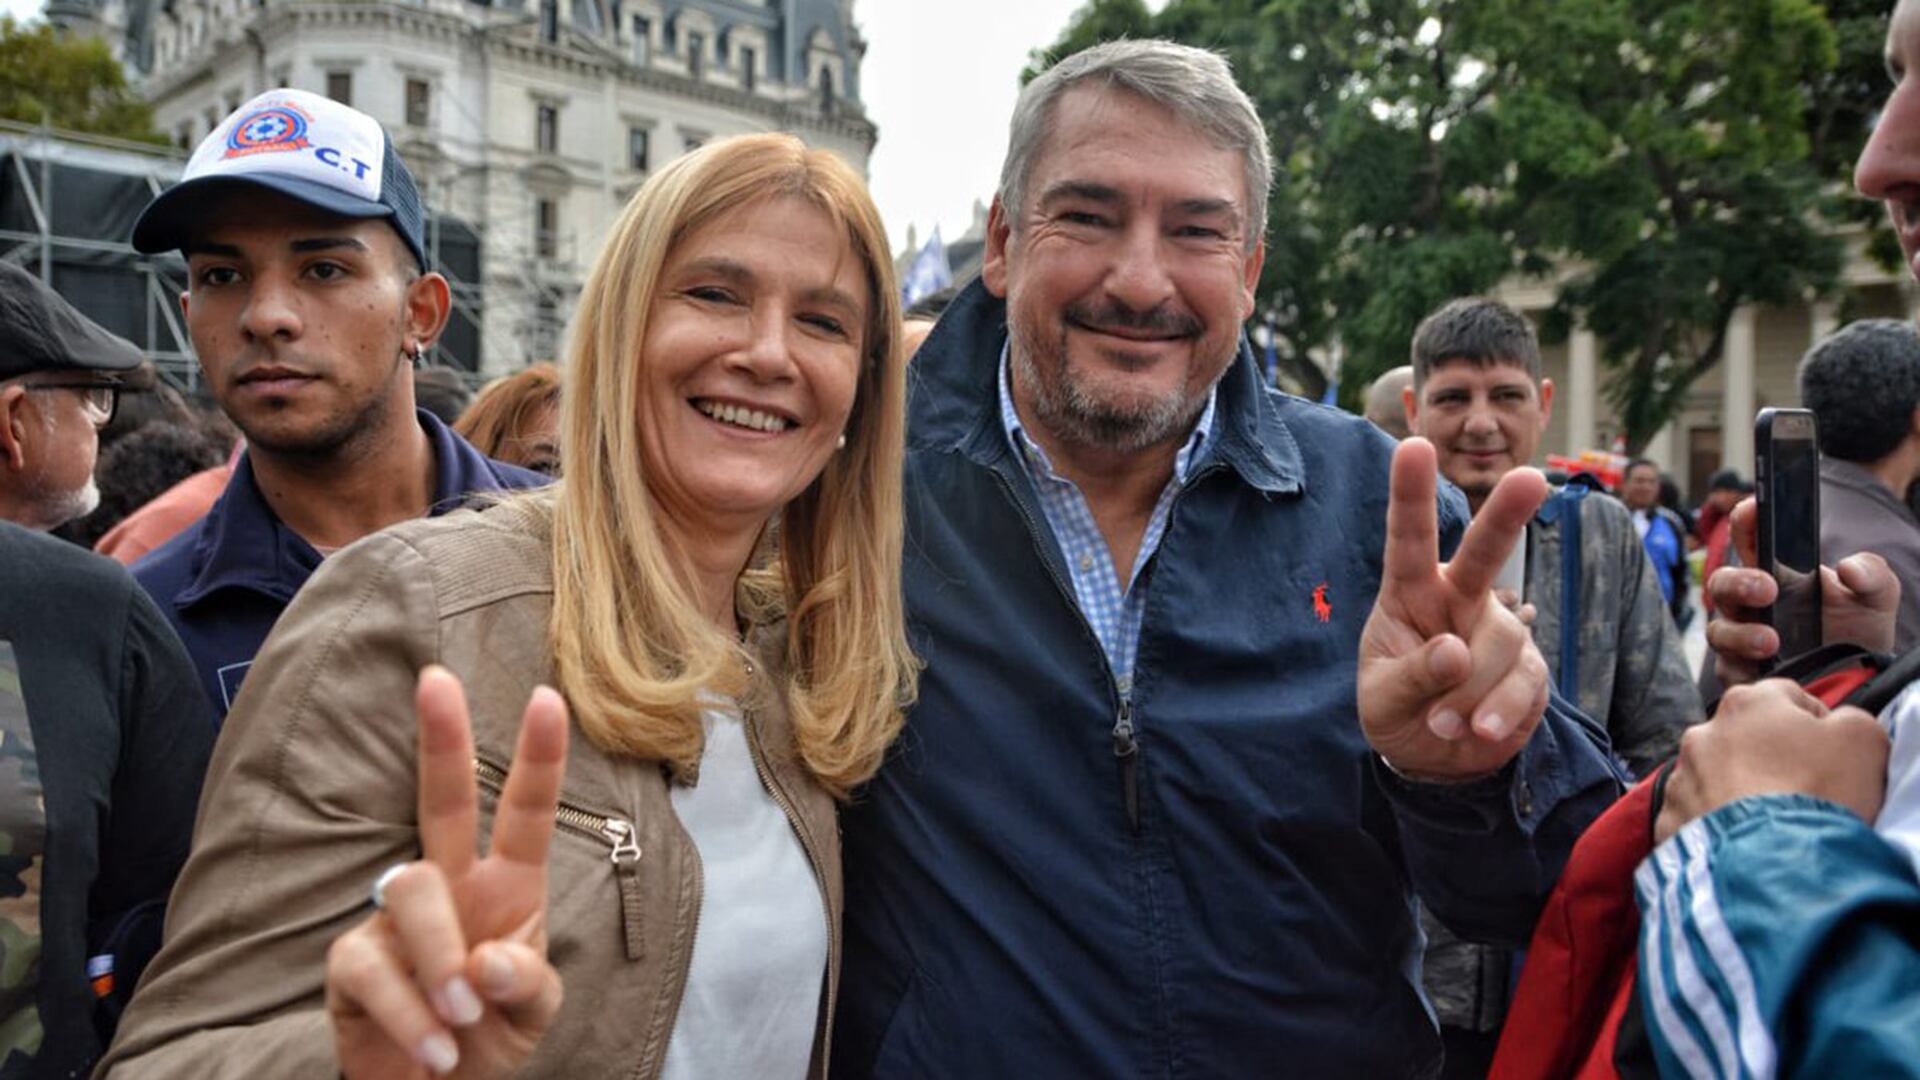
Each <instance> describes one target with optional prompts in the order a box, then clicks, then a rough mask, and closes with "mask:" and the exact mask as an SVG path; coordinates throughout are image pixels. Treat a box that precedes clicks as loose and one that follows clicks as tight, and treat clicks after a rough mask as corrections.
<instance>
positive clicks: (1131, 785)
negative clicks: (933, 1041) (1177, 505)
mask: <svg viewBox="0 0 1920 1080" xmlns="http://www.w3.org/2000/svg"><path fill="white" fill-rule="evenodd" d="M987 471H988V472H990V473H992V474H993V475H994V477H995V478H996V479H998V480H999V481H1000V487H1001V488H1002V489H1003V490H1004V491H1005V492H1006V493H1007V501H1008V502H1010V503H1012V504H1013V508H1014V510H1015V511H1016V512H1017V513H1019V515H1020V520H1021V521H1023V522H1024V523H1025V524H1026V526H1027V539H1028V540H1029V541H1031V542H1032V543H1033V551H1034V554H1035V555H1038V556H1039V557H1040V565H1041V567H1042V568H1044V569H1045V570H1046V572H1047V576H1048V577H1049V578H1052V579H1053V585H1054V588H1056V589H1059V590H1060V592H1061V594H1062V595H1063V596H1065V597H1066V598H1067V599H1068V600H1071V601H1073V604H1072V606H1073V613H1074V616H1075V617H1077V618H1078V619H1079V620H1080V628H1081V629H1082V630H1085V631H1086V632H1087V637H1088V639H1089V640H1091V641H1092V642H1093V651H1094V652H1097V653H1099V654H1100V666H1101V668H1102V669H1103V670H1105V671H1106V673H1107V689H1108V690H1109V691H1111V692H1112V694H1113V698H1114V701H1115V707H1114V719H1113V756H1114V758H1115V759H1116V760H1118V761H1119V763H1120V803H1121V805H1122V806H1123V807H1124V808H1125V809H1126V814H1127V829H1128V830H1129V831H1130V832H1132V833H1133V835H1135V836H1139V835H1140V776H1139V768H1140V743H1139V742H1138V741H1137V740H1136V739H1135V738H1134V737H1133V693H1132V690H1131V688H1129V690H1128V692H1126V693H1124V694H1123V693H1121V692H1120V687H1119V683H1118V680H1116V679H1115V678H1114V677H1113V664H1112V662H1111V661H1109V660H1108V659H1107V650H1106V649H1105V648H1103V647H1101V645H1100V635H1098V634H1096V633H1094V632H1093V624H1092V623H1090V622H1088V621H1087V614H1086V612H1084V611H1081V610H1080V599H1079V595H1078V594H1077V593H1075V592H1074V591H1073V586H1072V584H1070V583H1069V582H1066V581H1063V580H1062V579H1061V577H1060V571H1058V570H1056V569H1054V566H1053V563H1052V562H1051V561H1050V560H1049V559H1048V558H1047V552H1046V550H1045V549H1044V548H1043V547H1042V546H1041V544H1040V530H1039V528H1038V526H1037V525H1036V523H1035V522H1034V520H1033V515H1032V514H1030V513H1028V512H1027V508H1026V506H1025V504H1023V503H1021V501H1020V496H1019V494H1018V493H1017V492H1015V491H1014V489H1013V482H1012V481H1011V480H1008V479H1007V478H1006V476H1005V475H1004V474H1002V473H1001V472H1000V470H998V469H988V470H987ZM1195 479H1198V478H1197V477H1196V478H1195ZM1169 513H1171V508H1169Z"/></svg>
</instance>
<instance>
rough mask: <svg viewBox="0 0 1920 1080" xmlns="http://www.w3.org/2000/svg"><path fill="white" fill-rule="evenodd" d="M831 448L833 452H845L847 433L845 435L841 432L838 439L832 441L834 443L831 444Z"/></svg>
mask: <svg viewBox="0 0 1920 1080" xmlns="http://www.w3.org/2000/svg"><path fill="white" fill-rule="evenodd" d="M833 448H834V449H835V450H845V449H846V448H847V433H846V432H844V431H843V432H841V433H840V437H839V438H838V439H835V440H834V442H833Z"/></svg>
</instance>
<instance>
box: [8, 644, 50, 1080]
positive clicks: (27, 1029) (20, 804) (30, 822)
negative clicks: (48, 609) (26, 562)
mask: <svg viewBox="0 0 1920 1080" xmlns="http://www.w3.org/2000/svg"><path fill="white" fill-rule="evenodd" d="M46 834H47V804H46V799H45V798H44V797H43V796H42V794H41V791H40V763H39V761H38V760H37V759H36V757H35V755H34V751H33V729H32V728H31V727H29V726H28V725H27V702H26V699H25V698H24V697H23V696H21V693H20V666H19V665H18V664H17V663H15V662H14V659H13V645H12V643H10V642H8V641H5V640H0V1077H11V1076H14V1075H21V1076H24V1075H26V1070H27V1066H28V1064H30V1063H31V1061H32V1060H33V1057H34V1055H36V1054H38V1053H39V1052H40V1041H41V1039H42V1038H43V1037H44V1036H45V1034H46V1031H45V1029H44V1028H43V1027H42V1026H41V1024H40V1002H39V995H38V990H39V983H40V859H41V855H42V854H43V844H44V841H45V840H46Z"/></svg>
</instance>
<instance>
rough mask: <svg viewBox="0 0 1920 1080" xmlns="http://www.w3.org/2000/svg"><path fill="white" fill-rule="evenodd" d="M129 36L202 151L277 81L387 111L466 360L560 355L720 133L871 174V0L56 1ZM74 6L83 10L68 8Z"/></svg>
mask: <svg viewBox="0 0 1920 1080" xmlns="http://www.w3.org/2000/svg"><path fill="white" fill-rule="evenodd" d="M53 3H54V7H50V8H49V11H48V17H49V18H50V19H55V20H56V21H64V22H66V23H67V24H68V25H70V26H74V27H76V28H77V27H81V26H84V25H88V24H89V21H90V24H91V26H92V27H93V28H94V29H95V32H100V33H103V34H104V35H105V36H107V37H108V38H109V39H110V40H111V41H114V42H115V43H116V44H117V46H118V47H119V48H120V50H121V52H122V54H123V58H124V59H125V61H126V62H127V63H128V66H129V67H130V68H131V69H132V70H133V71H135V72H137V73H138V76H139V79H140V85H141V86H142V88H143V90H144V92H145V94H146V96H147V97H148V98H149V100H151V101H152V102H153V103H154V106H155V118H156V123H157V125H158V126H159V128H160V130H162V131H164V132H167V133H169V134H171V135H172V136H173V137H174V140H175V141H176V142H177V143H178V144H179V145H180V146H182V147H183V148H184V147H191V146H192V145H193V144H194V143H195V142H197V141H198V140H199V139H201V138H202V137H204V136H205V135H206V134H207V133H208V131H210V130H211V129H212V128H213V126H214V125H215V124H217V123H218V122H219V120H220V119H221V117H223V116H224V115H225V114H226V113H227V112H229V111H231V110H232V109H234V108H235V107H237V106H238V105H239V104H240V103H241V102H243V101H245V100H246V99H248V98H249V97H251V96H253V95H254V94H256V93H259V92H260V91H262V90H264V89H268V88H272V87H279V86H291V87H298V88H300V89H304V90H311V91H314V92H317V93H323V94H327V95H328V96H330V97H333V98H335V99H336V100H340V101H344V102H347V103H348V104H351V105H353V106H354V107H355V108H358V109H361V110H363V111H365V112H367V113H370V114H372V115H373V116H374V117H376V118H378V119H379V120H380V121H381V123H383V124H385V125H386V127H387V130H388V131H389V132H390V133H391V134H392V137H393V139H394V142H395V145H396V147H397V149H398V150H399V152H400V155H401V156H402V158H404V159H405V160H406V162H407V164H408V166H409V167H410V168H411V169H412V170H413V172H414V175H415V177H416V178H417V179H418V181H419V184H420V187H421V193H422V195H423V197H424V198H425V200H426V202H427V204H428V206H429V207H431V208H432V209H433V210H434V211H436V213H437V214H439V215H443V216H444V217H443V218H442V220H443V221H446V223H447V231H446V232H445V233H442V232H441V230H437V229H436V230H433V235H430V237H429V246H431V247H436V248H438V247H439V245H441V244H442V243H443V242H444V243H445V245H446V247H445V250H444V251H442V252H440V254H442V255H443V256H444V257H443V259H442V262H443V269H444V270H446V271H448V273H449V277H450V278H452V279H453V280H454V283H455V293H456V301H455V307H456V312H455V325H454V327H453V331H452V332H451V333H450V335H449V340H450V342H454V343H460V342H465V343H468V345H469V347H468V348H457V345H456V348H457V351H458V352H461V353H467V352H469V351H470V352H471V355H458V356H455V357H453V358H452V359H455V360H458V361H461V362H464V363H467V364H472V365H474V366H475V367H477V369H478V370H479V371H480V372H481V373H483V374H495V373H499V372H503V371H509V370H513V369H515V368H517V367H520V366H521V365H523V364H525V363H528V362H531V361H533V360H538V359H547V358H551V357H554V356H556V355H557V354H558V353H559V351H560V349H561V334H562V328H563V327H564V326H565V324H566V322H567V320H568V318H569V316H570V314H571V311H572V307H573V302H574V299H575V297H576V296H577V295H578V292H579V289H580V286H581V284H582V280H583V278H584V276H585V273H586V270H587V268H588V267H589V266H590V265H591V264H592V261H593V259H594V257H595V255H596V254H597V253H598V250H599V244H600V241H601V238H602V237H604V236H605V235H606V233H607V232H608V230H609V227H610V225H611V223H612V221H613V219H614V217H615V215H616V214H617V213H618V212H619V210H620V208H621V207H622V206H623V205H624V204H625V203H626V201H627V199H628V198H629V197H630V196H631V195H632V194H633V192H634V191H635V189H637V188H638V187H639V185H640V183H641V182H642V181H643V180H645V178H646V177H647V175H648V174H649V173H650V172H652V171H653V170H655V169H658V168H659V167H660V166H661V165H663V164H665V163H666V162H668V161H670V160H672V159H673V158H675V157H677V156H679V155H680V154H683V153H685V152H686V151H688V150H689V149H692V148H693V147H696V146H698V145H700V144H701V143H703V142H705V141H707V140H709V139H713V138H717V137H720V136H725V135H734V134H741V133H746V132H754V131H788V132H792V133H794V134H796V135H798V136H800V137H801V138H803V139H805V140H806V141H807V142H808V143H809V144H810V145H813V146H818V147H823V148H825V149H829V150H832V151H834V152H836V153H838V154H840V155H841V156H842V157H844V158H845V159H846V160H847V161H848V162H850V163H851V164H852V165H853V166H854V167H855V168H856V169H858V170H859V171H861V172H863V173H864V171H865V168H866V163H867V158H868V155H869V154H870V152H871V151H872V149H873V145H874V140H875V137H876V131H875V128H874V125H873V124H872V123H871V122H870V121H868V120H867V118H866V115H865V110H864V108H863V107H862V105H861V100H860V61H861V58H862V56H863V54H864V53H865V50H866V43H865V41H864V40H863V39H862V38H861V36H860V34H859V31H858V29H857V27H856V26H855V24H854V22H853V12H852V7H853V3H852V0H495V2H493V3H486V2H477V0H53ZM62 5H64V6H62Z"/></svg>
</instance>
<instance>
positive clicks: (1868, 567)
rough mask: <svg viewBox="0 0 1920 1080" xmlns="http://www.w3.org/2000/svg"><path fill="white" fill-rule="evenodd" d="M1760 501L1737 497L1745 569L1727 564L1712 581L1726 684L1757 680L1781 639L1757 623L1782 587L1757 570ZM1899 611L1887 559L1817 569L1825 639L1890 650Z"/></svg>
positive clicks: (1710, 636)
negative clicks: (1758, 509) (1755, 501)
mask: <svg viewBox="0 0 1920 1080" xmlns="http://www.w3.org/2000/svg"><path fill="white" fill-rule="evenodd" d="M1756 513H1757V510H1756V504H1755V503H1754V501H1753V499H1752V498H1751V497H1749V498H1746V499H1742V500H1740V504H1739V505H1738V506H1735V507H1734V508H1733V513H1732V515H1731V520H1732V527H1731V528H1732V535H1733V546H1734V550H1735V551H1736V552H1738V553H1739V556H1740V561H1741V562H1742V563H1745V564H1746V565H1744V566H1723V567H1721V568H1720V569H1718V570H1715V571H1714V572H1713V576H1712V577H1711V578H1708V579H1707V591H1708V592H1709V593H1710V594H1712V596H1713V609H1714V619H1713V621H1712V622H1710V623H1708V624H1707V644H1708V646H1710V647H1711V648H1712V649H1713V654H1714V671H1715V673H1716V674H1718V675H1719V676H1720V683H1721V685H1723V686H1739V685H1741V684H1742V683H1749V682H1752V681H1754V680H1755V679H1758V678H1759V677H1760V675H1761V673H1762V671H1763V670H1764V669H1765V667H1766V663H1767V661H1769V660H1771V659H1773V657H1774V654H1775V653H1778V652H1779V651H1780V635H1779V634H1777V633H1775V632H1774V629H1773V627H1771V626H1768V625H1767V624H1765V623H1763V622H1761V621H1760V612H1761V610H1762V609H1763V608H1765V607H1766V606H1767V605H1768V604H1771V603H1773V601H1774V599H1775V598H1776V597H1777V596H1778V595H1779V593H1780V587H1779V584H1778V583H1777V582H1775V581H1774V580H1773V576H1772V575H1771V574H1768V573H1767V572H1766V571H1765V570H1761V569H1758V568H1757V564H1758V563H1759V561H1760V558H1759V553H1758V551H1757V550H1756V545H1757V540H1756V538H1755V534H1754V530H1755V528H1756V527H1757V526H1756V520H1757V519H1756V516H1755V515H1756ZM1899 610H1900V579H1899V578H1898V577H1896V576H1895V575H1894V573H1893V569H1892V568H1891V567H1889V566H1888V565H1887V561H1886V560H1885V559H1883V558H1881V557H1880V556H1878V555H1875V554H1873V553H1872V552H1868V551H1863V552H1860V553H1859V554H1856V555H1849V556H1847V557H1846V558H1844V559H1841V560H1840V562H1839V564H1838V565H1835V566H1823V567H1821V568H1820V625H1821V637H1822V640H1825V641H1849V642H1852V643H1854V644H1856V645H1860V646H1862V647H1864V648H1868V649H1872V650H1875V651H1877V652H1887V651H1889V650H1891V649H1892V648H1893V632H1894V620H1895V617H1896V615H1897V614H1898V612H1899Z"/></svg>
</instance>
